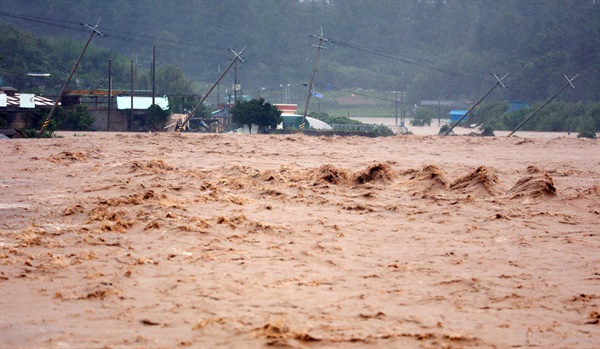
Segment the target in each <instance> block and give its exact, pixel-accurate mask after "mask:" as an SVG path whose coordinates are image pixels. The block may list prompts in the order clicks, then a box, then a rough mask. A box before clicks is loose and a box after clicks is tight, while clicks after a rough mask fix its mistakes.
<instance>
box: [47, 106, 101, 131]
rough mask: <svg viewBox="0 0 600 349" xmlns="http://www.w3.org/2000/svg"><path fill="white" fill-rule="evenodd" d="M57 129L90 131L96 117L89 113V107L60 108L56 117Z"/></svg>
mask: <svg viewBox="0 0 600 349" xmlns="http://www.w3.org/2000/svg"><path fill="white" fill-rule="evenodd" d="M55 119H56V124H57V126H56V128H57V129H58V130H68V131H89V130H90V128H91V126H92V124H93V123H94V117H93V116H91V115H90V114H89V113H88V112H87V106H85V105H76V106H75V107H74V108H68V109H66V108H58V109H57V113H56V115H55Z"/></svg>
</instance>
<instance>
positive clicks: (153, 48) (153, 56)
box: [152, 46, 156, 105]
mask: <svg viewBox="0 0 600 349" xmlns="http://www.w3.org/2000/svg"><path fill="white" fill-rule="evenodd" d="M155 76H156V46H152V105H154V104H155V103H154V96H155V95H156V85H155Z"/></svg>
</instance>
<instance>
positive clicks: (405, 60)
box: [329, 39, 489, 82]
mask: <svg viewBox="0 0 600 349" xmlns="http://www.w3.org/2000/svg"><path fill="white" fill-rule="evenodd" d="M329 41H330V42H331V43H333V44H337V45H339V46H344V47H347V48H351V49H355V50H358V51H363V52H367V53H370V54H373V55H376V56H380V57H384V58H388V59H391V60H395V61H399V62H403V63H406V64H410V65H414V66H417V67H420V68H424V69H429V70H434V71H437V72H440V73H445V74H449V75H454V76H458V77H461V78H466V79H471V80H476V81H483V82H489V80H487V79H482V78H479V77H476V76H473V75H469V74H466V73H463V72H458V71H455V70H451V69H450V68H451V67H450V66H448V65H446V67H449V68H441V67H439V66H442V65H443V64H440V63H437V62H433V61H427V60H424V59H419V60H417V59H413V58H410V57H402V56H399V55H395V54H392V53H388V52H384V51H382V50H378V49H373V48H367V47H363V46H359V45H356V44H351V43H347V42H342V41H339V40H335V39H329ZM421 61H425V62H429V63H431V64H435V65H436V66H431V65H427V64H423V63H420V62H421Z"/></svg>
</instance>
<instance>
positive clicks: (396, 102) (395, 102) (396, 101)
mask: <svg viewBox="0 0 600 349" xmlns="http://www.w3.org/2000/svg"><path fill="white" fill-rule="evenodd" d="M394 104H396V126H398V90H396V100H395V101H394Z"/></svg>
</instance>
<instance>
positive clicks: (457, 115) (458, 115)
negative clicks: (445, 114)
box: [450, 110, 468, 122]
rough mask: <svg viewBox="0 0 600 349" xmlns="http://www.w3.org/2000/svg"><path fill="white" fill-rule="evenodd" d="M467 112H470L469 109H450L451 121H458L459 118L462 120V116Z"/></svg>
mask: <svg viewBox="0 0 600 349" xmlns="http://www.w3.org/2000/svg"><path fill="white" fill-rule="evenodd" d="M467 112H468V110H451V111H450V121H451V122H457V121H458V120H460V118H462V117H463V116H465V114H466V113H467Z"/></svg>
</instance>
